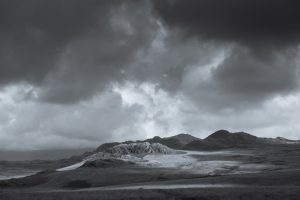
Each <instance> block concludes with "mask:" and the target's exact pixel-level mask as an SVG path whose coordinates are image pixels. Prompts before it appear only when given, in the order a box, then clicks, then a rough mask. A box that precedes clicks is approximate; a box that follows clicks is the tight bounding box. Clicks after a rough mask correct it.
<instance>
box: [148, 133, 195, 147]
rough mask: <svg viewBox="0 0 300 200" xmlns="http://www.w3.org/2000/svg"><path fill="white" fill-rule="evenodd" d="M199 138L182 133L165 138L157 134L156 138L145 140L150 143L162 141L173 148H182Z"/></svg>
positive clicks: (161, 142)
mask: <svg viewBox="0 0 300 200" xmlns="http://www.w3.org/2000/svg"><path fill="white" fill-rule="evenodd" d="M197 140H200V139H199V138H196V137H194V136H192V135H189V134H184V133H181V134H178V135H175V136H172V137H165V138H161V137H159V136H155V137H154V138H151V139H147V140H145V141H146V142H149V143H160V144H163V145H166V146H168V147H170V148H173V149H181V148H182V147H183V146H185V145H186V144H188V143H190V142H192V141H197Z"/></svg>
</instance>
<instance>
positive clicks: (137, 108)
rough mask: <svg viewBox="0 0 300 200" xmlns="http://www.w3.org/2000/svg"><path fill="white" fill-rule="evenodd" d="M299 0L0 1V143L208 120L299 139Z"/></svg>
mask: <svg viewBox="0 0 300 200" xmlns="http://www.w3.org/2000/svg"><path fill="white" fill-rule="evenodd" d="M299 10H300V2H299V1H298V0H243V1H241V0H222V1H220V0H189V1H186V0H165V1H162V0H152V1H150V0H149V1H143V0H140V1H131V0H123V1H122V0H100V1H99V0H64V1H62V0H26V1H19V0H1V1H0V44H1V45H0V149H2V150H5V149H6V150H20V149H48V148H78V147H91V146H98V145H99V144H101V143H103V142H107V141H123V140H136V139H145V138H148V137H153V136H155V135H159V136H161V137H165V136H171V135H174V134H178V133H182V132H184V133H190V134H192V135H195V136H198V137H201V138H203V137H206V136H207V135H209V134H210V133H212V132H214V131H216V130H218V129H227V130H229V131H245V132H249V133H251V134H253V135H256V136H260V137H277V136H282V137H286V138H290V139H300V123H299V116H300V85H299V81H300V79H299V77H300V56H299V54H300V49H299V44H300V20H299V19H300V12H299Z"/></svg>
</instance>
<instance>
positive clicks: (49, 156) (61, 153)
mask: <svg viewBox="0 0 300 200" xmlns="http://www.w3.org/2000/svg"><path fill="white" fill-rule="evenodd" d="M91 150H92V148H79V149H51V150H32V151H0V161H2V160H3V161H4V160H5V161H26V160H28V161H29V160H58V159H63V158H69V157H71V156H74V155H81V154H83V153H84V152H88V151H91Z"/></svg>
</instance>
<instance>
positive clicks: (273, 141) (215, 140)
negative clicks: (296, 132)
mask: <svg viewBox="0 0 300 200" xmlns="http://www.w3.org/2000/svg"><path fill="white" fill-rule="evenodd" d="M278 144H300V142H299V141H296V140H288V139H285V138H281V137H277V138H260V137H256V136H253V135H251V134H249V133H245V132H236V133H231V132H229V131H227V130H219V131H216V132H214V133H213V134H211V135H209V136H208V137H207V138H205V139H203V140H197V141H192V142H190V143H188V144H186V145H185V146H183V147H182V148H183V149H186V150H215V149H227V148H251V147H259V146H266V145H278Z"/></svg>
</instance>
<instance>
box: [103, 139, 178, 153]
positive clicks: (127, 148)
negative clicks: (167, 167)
mask: <svg viewBox="0 0 300 200" xmlns="http://www.w3.org/2000/svg"><path fill="white" fill-rule="evenodd" d="M108 152H109V153H112V154H119V155H128V154H141V155H142V154H154V153H161V154H171V153H174V150H173V149H170V148H169V147H167V146H165V145H162V144H159V143H153V144H150V143H149V142H138V143H130V144H119V145H116V146H113V147H111V148H110V149H108Z"/></svg>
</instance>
